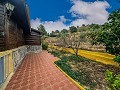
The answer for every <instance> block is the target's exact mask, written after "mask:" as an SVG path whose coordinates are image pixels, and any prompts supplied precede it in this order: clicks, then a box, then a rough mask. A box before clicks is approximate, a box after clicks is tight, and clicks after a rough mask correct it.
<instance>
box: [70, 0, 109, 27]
mask: <svg viewBox="0 0 120 90" xmlns="http://www.w3.org/2000/svg"><path fill="white" fill-rule="evenodd" d="M71 2H72V3H73V6H72V7H71V9H70V12H71V13H72V16H73V17H77V19H76V20H74V21H73V22H72V23H71V25H75V26H77V25H79V26H81V25H82V24H92V23H95V24H104V23H105V22H106V21H107V19H108V15H109V13H108V12H107V10H106V9H107V8H109V7H110V5H109V4H108V2H107V1H95V2H85V1H82V0H71ZM77 22H78V23H77Z"/></svg>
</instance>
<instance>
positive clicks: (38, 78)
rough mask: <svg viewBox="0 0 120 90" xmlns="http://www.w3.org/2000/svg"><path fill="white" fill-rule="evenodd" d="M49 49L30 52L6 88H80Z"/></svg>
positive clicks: (31, 89)
mask: <svg viewBox="0 0 120 90" xmlns="http://www.w3.org/2000/svg"><path fill="white" fill-rule="evenodd" d="M57 59H58V58H56V57H54V56H53V55H51V54H50V53H48V52H47V51H42V52H40V53H38V54H28V55H26V57H25V58H24V60H23V62H22V63H21V65H20V66H19V68H18V69H17V71H16V72H15V74H14V75H13V77H12V78H11V80H10V82H9V83H8V85H7V87H6V89H5V90H79V88H78V87H77V86H76V85H74V84H73V83H72V82H71V81H70V80H69V79H68V78H67V77H66V76H65V75H64V74H63V73H62V72H61V71H60V70H59V69H58V68H57V67H56V66H55V65H54V64H53V63H52V60H57Z"/></svg>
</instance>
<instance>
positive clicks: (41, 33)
mask: <svg viewBox="0 0 120 90" xmlns="http://www.w3.org/2000/svg"><path fill="white" fill-rule="evenodd" d="M31 31H33V32H36V33H39V34H40V35H43V32H42V31H39V30H36V29H34V28H31Z"/></svg>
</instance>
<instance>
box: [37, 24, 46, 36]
mask: <svg viewBox="0 0 120 90" xmlns="http://www.w3.org/2000/svg"><path fill="white" fill-rule="evenodd" d="M38 30H39V31H42V32H43V34H44V35H47V31H46V30H45V27H44V26H43V25H42V24H41V25H40V26H39V27H38Z"/></svg>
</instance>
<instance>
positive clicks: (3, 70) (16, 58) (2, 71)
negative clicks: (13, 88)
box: [0, 46, 42, 90]
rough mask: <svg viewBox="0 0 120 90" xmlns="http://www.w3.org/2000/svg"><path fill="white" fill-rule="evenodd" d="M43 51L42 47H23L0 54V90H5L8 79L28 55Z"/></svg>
mask: <svg viewBox="0 0 120 90" xmlns="http://www.w3.org/2000/svg"><path fill="white" fill-rule="evenodd" d="M40 51H42V47H41V46H21V47H19V48H16V49H12V50H8V51H4V52H0V90H4V88H5V87H6V85H7V84H6V83H7V82H8V81H9V80H8V78H9V79H10V77H11V76H12V74H13V73H14V72H15V71H16V69H17V67H18V66H19V65H20V63H21V62H22V60H23V58H24V57H25V55H26V54H28V53H31V52H32V53H37V52H40Z"/></svg>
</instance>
